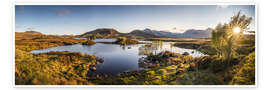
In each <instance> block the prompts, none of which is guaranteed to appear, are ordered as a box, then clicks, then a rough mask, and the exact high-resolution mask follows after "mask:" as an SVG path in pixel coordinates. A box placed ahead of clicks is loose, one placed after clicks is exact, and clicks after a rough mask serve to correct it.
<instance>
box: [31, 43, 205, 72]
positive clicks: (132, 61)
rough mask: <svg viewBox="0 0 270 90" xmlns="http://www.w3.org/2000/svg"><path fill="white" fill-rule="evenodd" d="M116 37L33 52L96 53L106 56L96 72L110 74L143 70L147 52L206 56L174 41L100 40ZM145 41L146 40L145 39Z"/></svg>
mask: <svg viewBox="0 0 270 90" xmlns="http://www.w3.org/2000/svg"><path fill="white" fill-rule="evenodd" d="M113 41H115V39H96V40H95V42H97V44H95V45H91V46H89V45H81V44H75V45H66V46H58V47H52V48H48V49H42V50H33V51H31V53H35V54H37V53H46V52H50V51H71V52H81V53H86V54H91V55H95V56H98V57H102V58H104V63H102V64H98V65H97V70H96V71H94V73H95V74H110V75H115V74H118V73H120V72H125V71H134V70H141V69H142V68H140V67H139V65H138V60H139V58H141V57H146V56H145V52H154V53H159V52H162V51H165V50H167V51H171V52H175V53H180V54H183V53H184V52H188V53H189V54H190V55H191V56H193V57H200V56H205V54H203V53H201V52H199V51H196V50H192V49H184V48H178V47H174V46H173V45H172V44H173V42H158V43H157V42H151V41H147V42H148V43H149V42H150V43H152V44H151V47H149V45H148V46H146V44H136V45H126V46H122V45H118V44H103V43H98V42H113ZM144 42H145V41H144Z"/></svg>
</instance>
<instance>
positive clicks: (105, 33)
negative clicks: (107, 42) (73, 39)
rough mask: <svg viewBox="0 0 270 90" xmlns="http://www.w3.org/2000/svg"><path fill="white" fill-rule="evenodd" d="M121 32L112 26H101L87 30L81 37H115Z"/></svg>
mask: <svg viewBox="0 0 270 90" xmlns="http://www.w3.org/2000/svg"><path fill="white" fill-rule="evenodd" d="M120 35H121V33H119V32H118V31H116V30H115V29H112V28H99V29H96V30H93V31H89V32H86V33H84V34H82V35H79V36H80V37H91V36H96V37H97V38H113V37H118V36H120Z"/></svg>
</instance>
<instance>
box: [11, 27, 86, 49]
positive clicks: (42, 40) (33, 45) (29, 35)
mask: <svg viewBox="0 0 270 90" xmlns="http://www.w3.org/2000/svg"><path fill="white" fill-rule="evenodd" d="M73 38H74V37H72V36H53V35H44V34H41V33H38V32H16V33H15V48H16V49H20V50H23V51H31V50H37V49H45V48H50V47H55V46H62V45H72V44H78V43H82V42H85V40H83V39H73Z"/></svg>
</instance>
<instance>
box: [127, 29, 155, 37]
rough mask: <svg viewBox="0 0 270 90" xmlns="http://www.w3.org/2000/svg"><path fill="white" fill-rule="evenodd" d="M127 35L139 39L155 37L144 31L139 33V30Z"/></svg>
mask: <svg viewBox="0 0 270 90" xmlns="http://www.w3.org/2000/svg"><path fill="white" fill-rule="evenodd" d="M128 35H132V36H140V37H157V36H156V35H154V34H149V33H146V32H144V31H141V30H133V31H131V32H130V33H128Z"/></svg>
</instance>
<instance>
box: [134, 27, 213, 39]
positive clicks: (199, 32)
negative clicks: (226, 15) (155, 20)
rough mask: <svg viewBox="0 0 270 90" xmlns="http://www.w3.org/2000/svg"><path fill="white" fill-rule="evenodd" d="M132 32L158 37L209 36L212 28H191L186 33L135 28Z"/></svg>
mask: <svg viewBox="0 0 270 90" xmlns="http://www.w3.org/2000/svg"><path fill="white" fill-rule="evenodd" d="M132 32H137V33H143V34H145V35H153V36H157V37H182V38H209V37H210V35H211V29H210V28H208V29H206V30H195V29H189V30H186V31H185V32H184V33H172V32H167V31H163V30H161V31H158V30H151V29H148V28H146V29H144V30H134V31H132Z"/></svg>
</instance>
